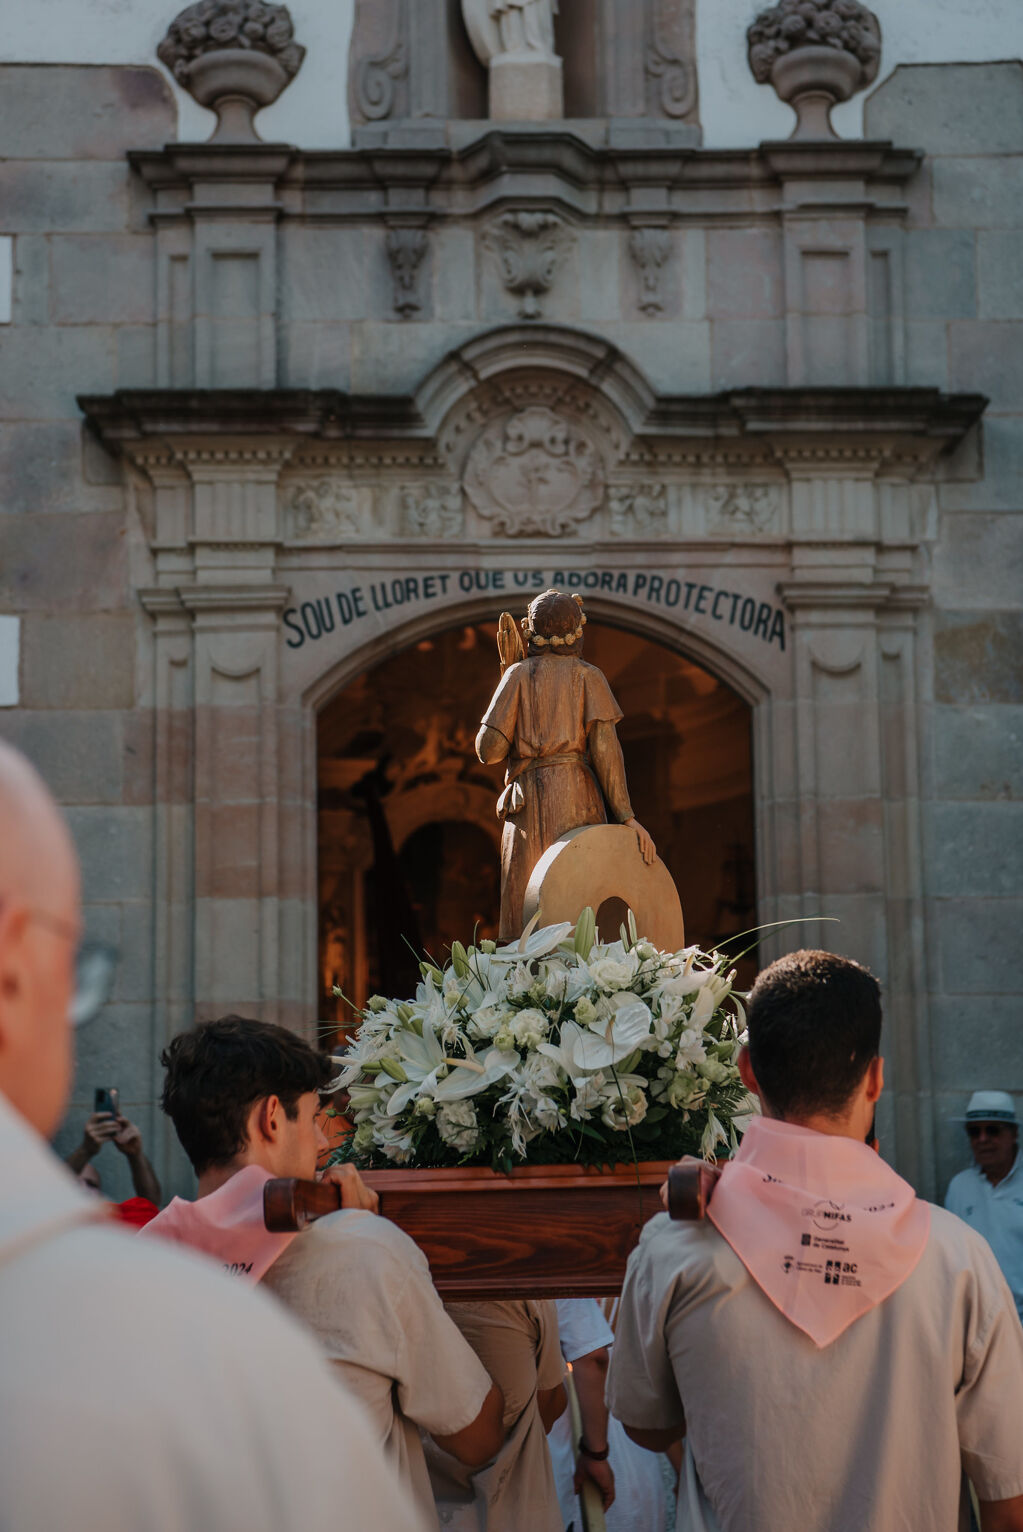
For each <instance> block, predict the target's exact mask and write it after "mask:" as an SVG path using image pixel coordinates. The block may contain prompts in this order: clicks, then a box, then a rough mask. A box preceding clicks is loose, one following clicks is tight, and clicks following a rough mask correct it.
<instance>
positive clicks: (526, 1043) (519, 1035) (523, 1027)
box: [511, 1006, 548, 1048]
mask: <svg viewBox="0 0 1023 1532" xmlns="http://www.w3.org/2000/svg"><path fill="white" fill-rule="evenodd" d="M547 1032H548V1022H547V1018H546V1016H545V1015H544V1013H543V1011H538V1010H536V1009H535V1008H534V1007H532V1006H530V1007H528V1008H527V1009H526V1010H524V1011H520V1012H519V1013H518V1015H517V1016H516V1017H515V1020H514V1021H513V1022H512V1023H511V1034H512V1037H513V1038H514V1039H515V1041H516V1043H517V1044H518V1046H519V1047H520V1048H535V1047H536V1046H537V1044H538V1043H542V1042H543V1040H544V1038H545V1037H546V1036H547Z"/></svg>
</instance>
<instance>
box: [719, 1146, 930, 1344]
mask: <svg viewBox="0 0 1023 1532" xmlns="http://www.w3.org/2000/svg"><path fill="white" fill-rule="evenodd" d="M707 1216H708V1218H709V1219H710V1221H711V1223H713V1225H714V1227H715V1228H716V1229H718V1230H719V1232H720V1233H721V1234H722V1235H724V1237H725V1239H726V1240H727V1241H728V1243H729V1244H730V1245H731V1247H732V1249H733V1250H734V1251H735V1253H736V1255H737V1256H738V1257H739V1259H740V1261H741V1262H742V1264H743V1265H744V1266H745V1267H746V1269H747V1271H748V1272H749V1274H750V1276H751V1277H752V1278H753V1280H754V1281H755V1282H756V1283H757V1285H758V1287H760V1288H762V1289H763V1291H764V1292H765V1293H766V1294H767V1296H768V1298H770V1300H771V1302H772V1303H773V1304H774V1306H775V1308H776V1309H779V1310H780V1311H781V1313H782V1314H784V1315H785V1318H786V1319H790V1320H791V1321H792V1323H793V1324H794V1325H798V1326H799V1328H800V1329H801V1330H803V1331H805V1332H806V1334H807V1335H809V1337H810V1339H811V1340H812V1341H813V1342H814V1344H815V1345H817V1346H827V1345H830V1343H831V1342H832V1341H833V1340H835V1339H836V1337H837V1336H839V1335H841V1333H842V1331H843V1330H845V1329H847V1328H848V1326H849V1325H851V1324H852V1323H853V1321H854V1320H856V1319H859V1318H860V1316H861V1315H862V1314H866V1313H868V1312H869V1311H870V1310H871V1309H872V1308H874V1307H876V1305H877V1304H879V1303H883V1302H884V1300H885V1299H886V1298H887V1297H889V1296H890V1294H892V1293H893V1292H894V1291H895V1289H896V1288H897V1287H898V1286H899V1285H900V1284H901V1283H903V1282H904V1281H905V1280H906V1278H907V1277H908V1276H909V1274H910V1272H911V1271H912V1270H913V1268H914V1267H915V1265H916V1263H917V1261H919V1259H920V1257H921V1255H922V1254H923V1250H924V1246H925V1245H926V1243H927V1235H928V1232H929V1230H930V1226H931V1213H930V1208H929V1207H928V1205H927V1203H926V1202H920V1201H918V1200H917V1197H916V1194H915V1193H914V1191H913V1188H912V1187H911V1186H910V1185H909V1184H908V1183H907V1182H905V1181H903V1180H902V1178H901V1176H897V1175H896V1174H895V1172H894V1170H892V1169H891V1167H890V1166H889V1165H886V1164H885V1162H884V1160H882V1159H881V1156H880V1155H879V1154H875V1153H874V1151H873V1149H870V1148H868V1147H867V1145H866V1144H860V1143H857V1142H856V1140H855V1139H851V1138H837V1137H832V1136H831V1135H829V1134H826V1133H815V1132H813V1130H812V1129H810V1128H798V1127H795V1126H794V1125H793V1124H792V1123H787V1122H775V1121H774V1120H773V1119H771V1118H766V1117H757V1118H754V1120H753V1122H751V1123H750V1126H749V1128H748V1129H747V1131H746V1135H745V1137H744V1138H743V1141H742V1144H741V1146H740V1148H739V1152H738V1154H737V1155H736V1157H735V1159H734V1160H731V1161H730V1162H729V1164H727V1165H726V1166H725V1167H724V1170H723V1171H722V1173H721V1179H720V1180H719V1181H718V1184H717V1186H716V1187H715V1188H714V1194H713V1198H712V1200H711V1202H710V1204H709V1206H708V1208H707Z"/></svg>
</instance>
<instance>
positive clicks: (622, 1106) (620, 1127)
mask: <svg viewBox="0 0 1023 1532" xmlns="http://www.w3.org/2000/svg"><path fill="white" fill-rule="evenodd" d="M646 1109H647V1099H646V1092H645V1091H644V1089H643V1087H642V1086H641V1085H627V1084H626V1083H625V1081H624V1080H623V1081H622V1082H621V1089H619V1087H618V1086H617V1085H616V1084H614V1083H613V1082H612V1084H611V1085H609V1086H608V1087H607V1088H606V1090H605V1093H604V1110H603V1111H602V1112H601V1114H600V1120H601V1122H602V1123H603V1124H604V1126H605V1127H606V1128H614V1129H615V1130H616V1131H618V1132H619V1133H623V1132H624V1131H625V1129H626V1128H627V1127H629V1128H633V1127H635V1125H636V1123H637V1122H642V1121H643V1118H644V1117H645V1116H646Z"/></svg>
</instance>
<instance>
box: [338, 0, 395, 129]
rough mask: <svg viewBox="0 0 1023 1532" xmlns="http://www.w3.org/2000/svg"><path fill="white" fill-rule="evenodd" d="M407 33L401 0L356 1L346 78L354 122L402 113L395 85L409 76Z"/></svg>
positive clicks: (376, 119) (350, 109)
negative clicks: (348, 67) (349, 61)
mask: <svg viewBox="0 0 1023 1532" xmlns="http://www.w3.org/2000/svg"><path fill="white" fill-rule="evenodd" d="M388 23H389V24H388ZM407 36H408V21H407V18H406V15H405V3H404V0H358V3H357V5H356V14H355V27H354V31H353V34H352V45H351V65H350V69H349V78H348V97H349V111H350V113H351V117H352V121H353V122H356V123H358V122H379V121H382V120H383V119H384V118H386V117H394V116H401V115H403V113H402V111H401V110H398V109H397V108H398V107H399V106H400V103H399V102H398V87H399V84H400V83H401V82H403V81H404V80H406V79H407V76H408V43H407V41H406V39H407Z"/></svg>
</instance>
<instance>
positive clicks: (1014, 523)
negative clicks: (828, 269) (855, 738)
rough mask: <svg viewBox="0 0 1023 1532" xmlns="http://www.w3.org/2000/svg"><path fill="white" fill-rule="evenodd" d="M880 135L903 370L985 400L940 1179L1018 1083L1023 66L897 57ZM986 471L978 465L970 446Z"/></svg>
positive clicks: (947, 993) (962, 651)
mask: <svg viewBox="0 0 1023 1532" xmlns="http://www.w3.org/2000/svg"><path fill="white" fill-rule="evenodd" d="M866 128H867V132H868V133H869V134H870V135H871V136H876V137H889V136H890V137H893V138H895V139H896V140H897V141H898V142H901V143H908V144H912V145H913V146H914V147H919V148H921V149H923V150H924V151H925V153H926V155H927V159H926V162H925V166H924V169H923V171H922V174H921V184H920V186H919V187H918V189H917V191H916V193H915V194H914V197H913V200H912V203H911V211H910V223H909V229H908V232H907V235H906V333H907V372H908V376H909V381H913V382H917V381H920V380H922V378H923V377H924V376H926V377H927V380H928V382H930V383H938V384H939V385H940V386H941V387H946V388H949V389H960V388H964V389H969V388H974V387H979V388H982V390H983V391H984V392H985V393H986V394H988V395H989V396H990V403H989V405H988V408H987V410H986V412H985V416H984V422H983V426H982V428H981V431H980V433H979V435H980V438H981V439H980V440H978V441H967V442H966V443H964V444H963V447H962V448H961V449H960V451H959V454H958V456H957V459H956V460H954V461H953V462H952V463H950V464H949V467H948V471H947V474H946V476H945V481H944V482H943V483H941V484H940V485H939V487H938V524H937V528H936V538H935V542H934V548H933V566H932V582H933V583H932V589H933V604H932V606H931V609H930V611H929V613H928V614H927V617H926V620H925V622H924V624H923V636H924V655H923V664H924V674H925V677H926V681H925V692H924V696H923V700H922V714H923V738H924V740H925V752H924V756H923V759H922V762H921V783H920V787H921V798H922V817H923V831H924V835H923V847H924V853H923V877H924V889H925V894H926V901H925V908H926V915H927V952H928V965H929V969H930V972H931V975H932V981H933V995H932V999H931V1002H930V1008H929V1022H930V1027H929V1031H930V1039H931V1048H932V1068H933V1076H934V1089H935V1101H936V1113H935V1142H936V1148H937V1168H938V1182H939V1185H940V1186H942V1187H943V1186H944V1185H945V1183H946V1182H947V1180H948V1178H949V1176H950V1175H951V1174H952V1173H953V1172H954V1171H955V1170H957V1169H959V1168H961V1166H962V1164H963V1163H965V1162H966V1159H967V1155H968V1151H967V1149H966V1146H965V1140H964V1138H963V1136H962V1131H961V1129H960V1128H958V1127H957V1126H956V1125H954V1124H952V1123H951V1122H950V1121H949V1119H950V1118H952V1117H953V1116H954V1114H956V1113H957V1112H961V1111H962V1109H963V1106H964V1104H965V1100H966V1096H967V1094H968V1093H969V1092H971V1091H973V1090H975V1089H985V1088H986V1089H992V1088H994V1089H1007V1090H1011V1091H1013V1092H1014V1093H1015V1094H1016V1096H1017V1099H1019V1098H1020V1097H1021V1096H1023V1008H1021V1002H1020V998H1019V992H1020V988H1021V982H1020V961H1019V952H1020V936H1019V933H1020V929H1021V927H1023V801H1021V786H1023V776H1021V770H1020V759H1021V748H1023V155H1021V152H1020V150H1021V146H1023V65H1021V64H1019V63H1005V64H969V65H967V64H963V65H934V66H924V65H918V66H914V67H912V68H902V69H898V70H896V71H895V73H894V75H892V76H891V77H890V78H889V79H888V80H887V81H885V83H884V84H883V85H882V86H881V87H880V89H879V90H878V91H877V92H876V93H875V94H874V96H873V97H872V98H871V100H870V101H868V103H867V107H866ZM978 453H980V454H981V455H982V471H981V472H980V473H979V474H976V473H975V472H974V467H973V465H974V461H975V458H976V455H977V454H978Z"/></svg>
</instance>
